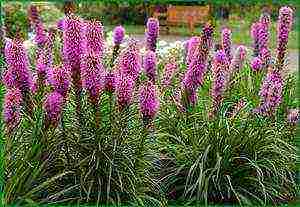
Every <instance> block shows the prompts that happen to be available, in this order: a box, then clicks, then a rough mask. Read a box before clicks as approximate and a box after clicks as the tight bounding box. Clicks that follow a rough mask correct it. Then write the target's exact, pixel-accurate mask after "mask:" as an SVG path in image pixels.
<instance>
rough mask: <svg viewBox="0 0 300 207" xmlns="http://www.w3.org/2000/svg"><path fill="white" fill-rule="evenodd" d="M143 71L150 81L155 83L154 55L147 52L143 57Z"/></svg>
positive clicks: (151, 52)
mask: <svg viewBox="0 0 300 207" xmlns="http://www.w3.org/2000/svg"><path fill="white" fill-rule="evenodd" d="M144 69H145V72H146V75H147V77H148V78H149V80H150V81H152V82H153V83H155V79H156V54H155V52H153V51H151V50H149V51H148V52H147V53H146V55H145V57H144Z"/></svg>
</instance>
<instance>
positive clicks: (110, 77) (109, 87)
mask: <svg viewBox="0 0 300 207" xmlns="http://www.w3.org/2000/svg"><path fill="white" fill-rule="evenodd" d="M115 89H116V80H115V74H114V73H113V72H111V71H110V72H107V73H106V75H105V81H104V90H105V91H107V92H110V93H112V92H114V91H115Z"/></svg>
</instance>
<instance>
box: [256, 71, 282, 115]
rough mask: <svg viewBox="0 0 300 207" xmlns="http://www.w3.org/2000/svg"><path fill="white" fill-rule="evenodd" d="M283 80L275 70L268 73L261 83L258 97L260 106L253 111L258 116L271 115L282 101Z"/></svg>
mask: <svg viewBox="0 0 300 207" xmlns="http://www.w3.org/2000/svg"><path fill="white" fill-rule="evenodd" d="M282 91H283V79H282V77H281V75H280V73H279V72H278V71H277V70H273V71H270V72H269V73H268V75H267V77H266V78H265V80H264V81H263V84H262V87H261V90H260V92H259V95H260V97H261V105H260V106H259V107H258V108H257V109H255V110H254V112H255V113H259V114H269V115H270V114H271V113H273V112H274V111H275V110H276V108H277V107H278V106H279V104H280V103H281V101H282Z"/></svg>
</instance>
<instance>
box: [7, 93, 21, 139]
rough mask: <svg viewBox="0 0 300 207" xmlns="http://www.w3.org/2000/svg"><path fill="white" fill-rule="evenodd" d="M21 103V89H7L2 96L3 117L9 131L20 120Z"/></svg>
mask: <svg viewBox="0 0 300 207" xmlns="http://www.w3.org/2000/svg"><path fill="white" fill-rule="evenodd" d="M21 103H22V95H21V91H20V90H19V89H16V88H10V89H8V90H7V92H6V94H5V98H4V106H3V108H4V109H3V118H4V122H5V124H6V128H7V130H8V132H9V133H10V132H11V130H12V129H13V128H14V127H16V125H17V124H18V122H19V120H20V113H21Z"/></svg>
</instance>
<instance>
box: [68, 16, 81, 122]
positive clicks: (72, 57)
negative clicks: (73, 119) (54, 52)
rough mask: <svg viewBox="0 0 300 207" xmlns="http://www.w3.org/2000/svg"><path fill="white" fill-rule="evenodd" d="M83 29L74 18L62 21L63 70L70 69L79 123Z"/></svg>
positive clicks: (79, 21)
mask: <svg viewBox="0 0 300 207" xmlns="http://www.w3.org/2000/svg"><path fill="white" fill-rule="evenodd" d="M83 27H84V24H83V22H82V20H81V19H79V18H78V17H76V16H73V15H69V16H67V17H66V18H65V20H64V33H63V61H64V66H65V68H67V67H70V68H71V76H72V84H73V87H74V89H75V95H76V112H77V116H78V118H79V122H81V120H82V115H81V95H82V81H81V76H80V71H81V70H80V61H81V56H82V54H83V49H84V44H83V39H84V38H83V29H84V28H83Z"/></svg>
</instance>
